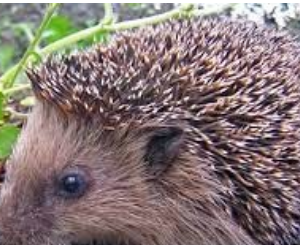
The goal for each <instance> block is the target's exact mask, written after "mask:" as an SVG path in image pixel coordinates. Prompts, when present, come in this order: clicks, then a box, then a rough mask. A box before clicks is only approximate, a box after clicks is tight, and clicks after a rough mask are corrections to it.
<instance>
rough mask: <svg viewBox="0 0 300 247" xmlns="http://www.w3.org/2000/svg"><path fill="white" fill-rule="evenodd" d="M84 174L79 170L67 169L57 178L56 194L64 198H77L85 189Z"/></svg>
mask: <svg viewBox="0 0 300 247" xmlns="http://www.w3.org/2000/svg"><path fill="white" fill-rule="evenodd" d="M87 185H88V184H87V181H86V176H85V174H83V173H82V172H79V171H68V172H65V173H64V174H62V175H61V176H60V177H59V180H58V195H59V196H61V197H64V198H79V197H81V196H82V195H83V194H84V193H85V192H86V190H87V187H88V186H87Z"/></svg>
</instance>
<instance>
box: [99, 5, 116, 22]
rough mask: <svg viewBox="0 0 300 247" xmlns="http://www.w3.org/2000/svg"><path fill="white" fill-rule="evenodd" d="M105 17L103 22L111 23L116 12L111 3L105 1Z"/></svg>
mask: <svg viewBox="0 0 300 247" xmlns="http://www.w3.org/2000/svg"><path fill="white" fill-rule="evenodd" d="M103 5H104V13H105V14H104V18H103V20H102V21H101V23H102V24H106V25H108V24H111V23H113V22H114V12H113V7H112V4H111V3H104V4H103Z"/></svg>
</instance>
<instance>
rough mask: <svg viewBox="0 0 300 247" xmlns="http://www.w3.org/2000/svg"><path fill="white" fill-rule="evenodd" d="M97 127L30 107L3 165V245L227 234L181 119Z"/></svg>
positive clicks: (204, 239)
mask: <svg viewBox="0 0 300 247" xmlns="http://www.w3.org/2000/svg"><path fill="white" fill-rule="evenodd" d="M100 132H101V133H99V132H98V131H96V128H93V127H91V128H87V126H84V127H83V126H79V125H78V124H77V125H76V124H74V123H66V122H64V123H63V121H62V119H61V116H59V115H58V114H57V113H55V112H54V110H53V109H48V107H45V106H42V105H38V106H37V107H36V109H35V111H34V113H33V115H32V117H31V118H30V120H29V122H28V124H27V126H26V128H25V130H24V131H23V134H22V136H21V139H20V142H19V144H18V145H17V148H16V150H15V151H14V154H13V156H12V157H11V159H10V161H9V163H8V164H7V166H8V170H7V177H6V181H5V183H4V185H3V188H2V193H1V205H0V240H1V242H2V243H105V244H120V243H121V244H123V243H138V244H140V243H147V244H151V243H209V242H219V243H220V242H222V241H223V240H224V239H227V242H228V240H229V239H230V235H229V234H228V232H229V231H228V232H227V230H226V228H225V225H224V222H222V221H221V220H220V219H221V218H222V217H220V216H218V217H216V215H214V213H215V211H214V210H215V209H216V208H215V206H214V205H213V200H212V198H213V196H214V192H213V190H214V189H213V184H212V183H210V182H209V181H208V179H207V174H206V172H205V168H204V166H203V168H204V169H203V170H202V171H201V169H200V168H201V165H199V164H197V165H196V163H195V160H194V159H193V157H192V156H191V155H190V154H188V153H187V152H185V141H186V140H185V139H186V138H185V136H184V134H183V132H182V130H181V128H180V127H175V126H164V127H149V126H148V127H145V128H143V129H142V130H134V131H132V130H130V129H126V130H121V129H120V130H118V131H112V132H111V133H110V132H109V133H106V132H105V131H100ZM196 167H197V169H196ZM217 213H219V212H217ZM227 223H228V222H227ZM222 225H223V226H222ZM227 226H228V225H227ZM222 231H224V232H225V233H224V234H223V235H222V234H220V236H217V234H216V232H220V233H222ZM226 232H227V233H226ZM235 235H236V233H235ZM218 237H219V238H220V239H218ZM234 237H235V238H236V236H234ZM222 238H224V239H222ZM224 241H225V240H224Z"/></svg>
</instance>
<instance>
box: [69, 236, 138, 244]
mask: <svg viewBox="0 0 300 247" xmlns="http://www.w3.org/2000/svg"><path fill="white" fill-rule="evenodd" d="M72 245H136V243H135V242H134V241H132V240H131V239H127V238H124V237H120V236H114V235H109V236H105V237H101V238H95V239H89V240H82V241H76V242H73V243H72Z"/></svg>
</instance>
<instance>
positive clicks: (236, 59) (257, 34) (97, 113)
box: [0, 18, 300, 244]
mask: <svg viewBox="0 0 300 247" xmlns="http://www.w3.org/2000/svg"><path fill="white" fill-rule="evenodd" d="M299 54H300V46H299V43H298V42H297V41H296V40H295V38H294V37H292V36H290V35H288V34H287V33H286V32H283V31H278V30H273V29H269V28H266V27H262V26H259V25H257V24H255V23H252V22H247V21H232V20H229V19H216V18H192V19H188V20H187V19H185V20H170V21H167V22H165V23H162V24H157V25H154V26H147V27H142V28H138V29H134V30H131V31H122V32H120V33H117V34H115V35H114V36H113V37H112V38H111V41H110V43H109V44H106V45H103V44H99V45H95V46H94V47H92V48H90V49H88V50H85V51H77V52H74V53H71V54H69V55H56V56H51V57H49V58H47V59H46V61H44V62H43V63H42V64H41V65H40V66H36V67H33V68H31V69H29V71H28V77H29V79H30V80H31V83H32V88H33V92H34V94H35V96H36V99H37V100H36V101H37V102H36V105H35V106H34V108H33V110H32V113H31V115H30V117H29V119H28V121H27V123H26V125H25V126H24V129H23V131H22V134H21V136H20V139H19V141H18V144H17V145H16V147H15V149H14V151H13V154H12V156H11V157H10V159H9V160H8V162H7V164H6V166H7V168H6V169H7V171H6V177H5V182H4V184H3V186H2V188H1V198H0V202H1V203H0V242H1V243H3V244H41V243H43V244H45V243H47V244H49V243H51V244H53V243H54V244H80V243H86V244H87V243H92V244H250V243H256V244H295V243H298V244H299V243H300V237H299V236H300V234H299V233H300V211H299V209H300V201H299V200H300V199H299V198H300V190H299V188H300V152H299V151H300V150H299V149H300V145H299V141H300V131H299V129H300V128H299V127H300V126H299V125H300V117H299V116H300V98H299V97H300V83H299V82H300V80H299V75H300V66H299V64H300V55H299Z"/></svg>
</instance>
